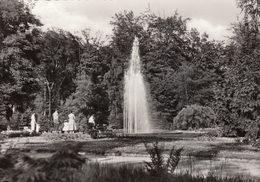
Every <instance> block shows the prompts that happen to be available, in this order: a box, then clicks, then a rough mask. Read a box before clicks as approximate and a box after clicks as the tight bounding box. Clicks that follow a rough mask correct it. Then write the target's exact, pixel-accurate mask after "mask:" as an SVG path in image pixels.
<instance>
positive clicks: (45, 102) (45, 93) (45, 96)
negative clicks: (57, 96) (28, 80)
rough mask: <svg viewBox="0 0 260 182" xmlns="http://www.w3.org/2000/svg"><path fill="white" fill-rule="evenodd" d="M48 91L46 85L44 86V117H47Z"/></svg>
mask: <svg viewBox="0 0 260 182" xmlns="http://www.w3.org/2000/svg"><path fill="white" fill-rule="evenodd" d="M46 104H47V89H46V84H44V86H43V116H46Z"/></svg>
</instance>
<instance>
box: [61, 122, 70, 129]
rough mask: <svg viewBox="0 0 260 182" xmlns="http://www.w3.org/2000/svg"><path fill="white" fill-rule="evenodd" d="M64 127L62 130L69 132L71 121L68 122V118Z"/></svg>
mask: <svg viewBox="0 0 260 182" xmlns="http://www.w3.org/2000/svg"><path fill="white" fill-rule="evenodd" d="M63 125H64V126H63V128H62V131H64V132H67V131H69V123H68V122H67V120H65V121H64V124H63Z"/></svg>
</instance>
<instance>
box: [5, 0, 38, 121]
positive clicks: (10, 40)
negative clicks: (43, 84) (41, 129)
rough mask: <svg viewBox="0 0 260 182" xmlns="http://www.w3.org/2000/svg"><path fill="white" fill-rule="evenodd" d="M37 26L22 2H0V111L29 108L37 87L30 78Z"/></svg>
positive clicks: (32, 74)
mask: <svg viewBox="0 0 260 182" xmlns="http://www.w3.org/2000/svg"><path fill="white" fill-rule="evenodd" d="M41 25H42V24H41V22H40V21H39V20H38V19H37V18H35V16H34V15H32V14H31V8H30V6H29V5H26V4H24V3H23V2H22V1H17V0H14V1H1V2H0V49H1V53H0V90H1V93H0V94H1V106H0V107H1V108H7V110H10V107H12V106H15V107H16V108H17V109H18V110H21V111H24V109H26V108H28V107H29V105H30V104H31V101H32V99H33V97H34V96H33V95H34V93H35V91H36V90H37V87H38V84H37V80H36V79H35V74H34V64H35V62H37V57H35V53H36V52H37V50H38V47H37V44H36V42H35V39H36V37H37V29H36V28H37V26H41ZM1 110H2V109H1ZM6 113H7V112H6ZM7 118H10V115H8V116H7Z"/></svg>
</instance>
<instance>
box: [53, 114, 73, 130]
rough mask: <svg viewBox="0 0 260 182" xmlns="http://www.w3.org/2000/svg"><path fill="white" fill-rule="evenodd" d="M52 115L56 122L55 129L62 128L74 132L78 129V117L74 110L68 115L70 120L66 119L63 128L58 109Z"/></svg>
mask: <svg viewBox="0 0 260 182" xmlns="http://www.w3.org/2000/svg"><path fill="white" fill-rule="evenodd" d="M52 116H53V122H54V131H59V130H62V131H64V132H74V131H75V130H77V126H76V121H75V120H76V117H75V115H74V114H73V112H72V111H71V112H70V114H69V115H68V121H67V120H65V122H64V124H63V127H62V128H60V123H59V113H58V111H57V110H56V111H55V112H54V113H53V115H52Z"/></svg>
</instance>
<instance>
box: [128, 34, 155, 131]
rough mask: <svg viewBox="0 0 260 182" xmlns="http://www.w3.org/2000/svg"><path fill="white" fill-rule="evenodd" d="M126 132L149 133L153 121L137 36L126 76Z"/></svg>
mask: <svg viewBox="0 0 260 182" xmlns="http://www.w3.org/2000/svg"><path fill="white" fill-rule="evenodd" d="M124 79H125V80H124V82H125V83H124V84H125V87H124V132H125V133H149V132H151V123H150V120H149V113H148V102H147V93H146V88H145V84H144V79H143V75H142V73H141V64H140V56H139V42H138V39H137V38H136V37H135V39H134V42H133V48H132V55H131V59H130V62H129V68H128V70H127V71H126V72H125V78H124Z"/></svg>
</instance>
